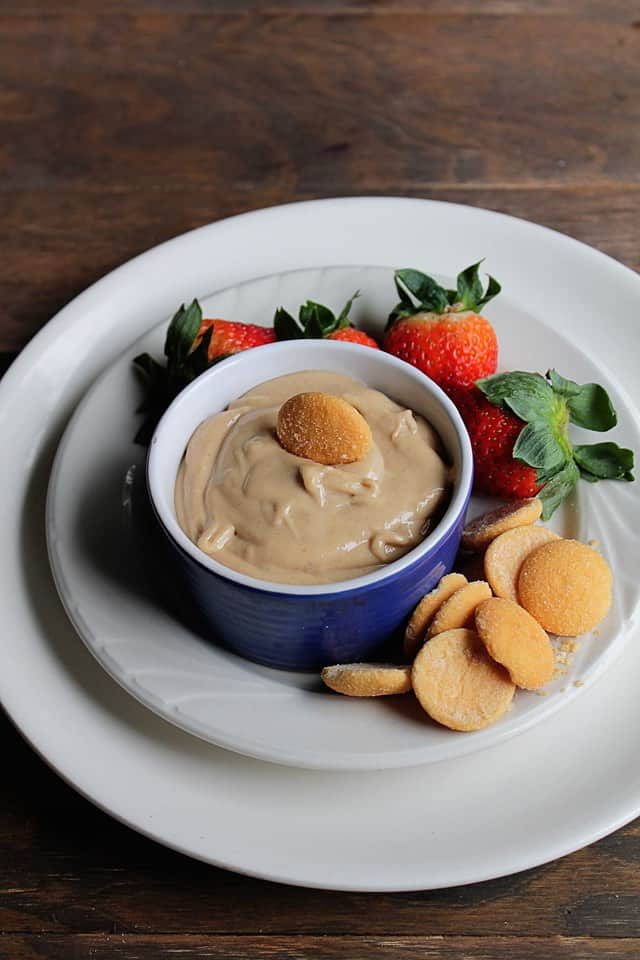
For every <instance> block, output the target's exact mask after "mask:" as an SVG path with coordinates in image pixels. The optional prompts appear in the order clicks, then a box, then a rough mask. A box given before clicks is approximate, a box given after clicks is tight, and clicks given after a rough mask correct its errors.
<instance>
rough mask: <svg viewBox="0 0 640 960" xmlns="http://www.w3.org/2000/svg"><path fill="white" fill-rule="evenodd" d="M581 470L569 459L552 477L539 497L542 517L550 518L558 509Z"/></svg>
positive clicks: (578, 477)
mask: <svg viewBox="0 0 640 960" xmlns="http://www.w3.org/2000/svg"><path fill="white" fill-rule="evenodd" d="M579 479H580V471H579V470H578V468H577V466H576V465H575V463H574V461H573V460H567V462H566V463H565V465H564V466H563V467H562V469H561V470H558V472H557V473H554V475H553V476H552V477H550V478H549V479H548V480H547V482H546V483H545V485H544V486H543V488H542V490H540V492H539V493H538V497H539V499H540V500H542V519H543V520H548V519H549V517H551V516H552V515H553V514H554V513H555V511H556V510H557V509H558V507H559V506H560V504H561V503H562V501H563V500H566V498H567V497H568V496H569V494H570V493H571V491H572V490H573V488H574V487H575V485H576V484H577V482H578V480H579Z"/></svg>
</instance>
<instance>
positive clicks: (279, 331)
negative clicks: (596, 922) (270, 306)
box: [273, 290, 380, 350]
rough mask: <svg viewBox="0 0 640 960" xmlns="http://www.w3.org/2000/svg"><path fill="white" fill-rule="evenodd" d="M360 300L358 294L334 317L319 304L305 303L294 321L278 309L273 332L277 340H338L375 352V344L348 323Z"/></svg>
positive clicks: (362, 332)
mask: <svg viewBox="0 0 640 960" xmlns="http://www.w3.org/2000/svg"><path fill="white" fill-rule="evenodd" d="M359 296H360V291H358V290H357V291H356V292H355V293H354V295H353V296H352V297H351V298H350V299H349V300H347V302H346V303H345V305H344V307H343V308H342V310H341V311H340V313H339V314H338V316H337V317H336V315H335V314H334V313H333V311H332V310H329V308H328V307H324V306H323V305H322V304H321V303H314V301H313V300H307V302H306V303H303V304H302V306H301V307H300V309H299V311H298V319H297V320H295V319H294V318H293V317H292V316H291V314H290V313H287V311H286V310H285V309H284V307H279V308H278V309H277V310H276V312H275V316H274V318H273V328H274V330H275V333H276V339H277V340H300V339H303V338H304V339H307V340H308V339H324V340H341V341H344V342H348V343H359V344H362V346H365V347H374V348H375V349H376V350H379V349H380V348H379V347H378V344H377V343H376V341H375V340H374V339H373V337H370V336H369V335H368V334H366V333H365V332H364V331H363V330H357V329H356V328H355V327H354V326H353V325H352V324H351V323H350V322H349V311H350V310H351V306H352V304H353V301H354V300H355V299H356V298H357V297H359Z"/></svg>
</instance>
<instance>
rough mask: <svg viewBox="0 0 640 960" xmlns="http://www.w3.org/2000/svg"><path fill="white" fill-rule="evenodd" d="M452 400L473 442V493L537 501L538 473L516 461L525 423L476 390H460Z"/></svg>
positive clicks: (473, 387) (475, 388)
mask: <svg viewBox="0 0 640 960" xmlns="http://www.w3.org/2000/svg"><path fill="white" fill-rule="evenodd" d="M451 396H452V400H453V402H454V403H455V405H456V406H457V408H458V410H459V411H460V415H461V417H462V419H463V420H464V422H465V426H466V428H467V430H468V431H469V437H470V439H471V448H472V450H473V467H474V489H475V490H476V491H477V492H478V493H486V494H489V495H490V496H496V497H505V498H506V499H507V500H524V499H526V498H528V497H535V495H536V493H537V492H538V490H539V489H540V484H539V483H538V481H537V474H536V471H535V469H534V468H533V467H529V466H527V465H526V464H524V463H520V462H519V461H518V460H514V458H513V447H514V444H515V442H516V440H517V439H518V437H519V436H520V433H521V431H522V428H523V427H524V426H525V423H524V421H523V420H520V418H519V417H516V416H515V414H513V413H510V412H509V411H508V410H501V409H500V407H496V406H494V405H493V404H492V403H489V401H488V400H487V399H486V397H485V396H484V395H483V394H482V393H481V392H480V390H478V388H477V387H476V386H473V385H472V386H471V387H466V388H459V389H457V390H455V391H453V392H452V394H451Z"/></svg>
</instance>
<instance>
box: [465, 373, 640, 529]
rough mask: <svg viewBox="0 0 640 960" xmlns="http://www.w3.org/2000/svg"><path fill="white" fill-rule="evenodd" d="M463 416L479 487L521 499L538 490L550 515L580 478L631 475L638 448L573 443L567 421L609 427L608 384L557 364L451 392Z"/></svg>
mask: <svg viewBox="0 0 640 960" xmlns="http://www.w3.org/2000/svg"><path fill="white" fill-rule="evenodd" d="M452 397H453V400H454V403H456V405H457V406H458V409H459V410H460V414H461V416H462V418H463V420H464V422H465V425H466V427H467V430H468V431H469V436H470V438H471V447H472V449H473V459H474V468H475V478H474V485H475V489H476V490H478V491H479V492H482V493H488V494H492V495H495V496H500V497H506V498H508V499H520V498H526V497H532V496H535V495H536V494H537V495H538V496H539V497H540V499H541V500H542V505H543V512H542V518H543V519H544V520H547V519H549V517H550V516H551V515H552V514H553V512H554V510H555V509H556V508H557V507H558V505H559V504H560V503H561V502H562V501H563V500H564V499H565V497H566V496H568V494H569V493H570V492H571V491H572V490H573V489H574V487H575V486H576V484H577V482H578V480H579V479H580V477H582V478H583V479H584V480H587V481H588V482H590V483H596V482H597V481H598V480H607V479H609V480H627V481H629V480H633V479H634V478H633V473H632V470H633V452H632V451H631V450H627V449H625V448H622V447H619V446H618V445H617V444H615V443H611V442H608V443H593V444H574V443H572V441H571V439H570V438H569V431H568V428H569V424H570V423H574V424H576V425H577V426H580V427H583V428H586V429H588V430H597V431H601V432H602V431H606V430H610V429H611V428H612V427H614V426H615V424H616V423H617V416H616V412H615V409H614V407H613V405H612V403H611V400H610V399H609V396H608V394H607V392H606V390H605V389H604V388H603V387H601V386H599V384H596V383H586V384H582V385H580V384H578V383H574V382H573V381H572V380H567V379H565V378H564V377H561V376H560V374H559V373H557V372H556V371H555V370H549V371H547V373H546V375H545V376H544V377H543V376H541V375H540V374H539V373H525V372H523V371H519V370H518V371H513V372H511V373H500V374H496V375H494V376H490V377H485V378H483V379H480V380H478V381H477V384H476V385H475V386H473V385H472V386H469V387H466V388H464V387H458V388H456V389H455V390H454V391H452Z"/></svg>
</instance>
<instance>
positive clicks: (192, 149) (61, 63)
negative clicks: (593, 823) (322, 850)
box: [0, 0, 640, 960]
mask: <svg viewBox="0 0 640 960" xmlns="http://www.w3.org/2000/svg"><path fill="white" fill-rule="evenodd" d="M0 174H1V179H0V223H1V224H2V236H1V238H0V251H1V264H0V292H1V295H2V300H1V301H0V303H1V306H0V310H1V311H2V312H1V314H0V351H3V355H4V357H5V360H8V359H10V357H11V355H12V354H14V353H15V352H16V351H17V350H19V349H20V348H21V347H22V346H23V345H24V344H25V343H26V342H27V341H28V340H29V338H30V337H31V336H32V334H34V333H35V332H36V331H37V330H38V328H39V327H41V326H42V324H44V323H46V321H47V320H48V319H49V318H50V317H51V316H52V315H53V314H54V313H55V312H56V311H57V310H58V309H59V308H60V307H61V306H62V305H63V304H64V303H66V302H67V301H68V300H70V299H71V298H72V297H74V296H75V295H76V294H77V293H79V292H80V291H81V290H82V289H83V288H84V287H86V286H87V285H88V284H90V283H91V282H92V281H94V280H95V279H97V278H98V277H100V276H101V275H102V274H104V273H106V272H107V271H109V270H111V269H112V268H113V267H115V266H116V265H117V264H120V263H122V262H123V261H125V260H127V259H128V258H129V257H131V256H133V255H134V254H137V253H139V252H141V251H143V250H145V249H146V248H148V247H150V246H152V245H154V244H156V243H158V242H159V241H161V240H165V239H167V238H168V237H172V236H174V235H175V234H178V233H181V232H183V231H184V230H188V229H189V228H191V227H195V226H198V225H200V224H204V223H207V222H208V221H210V220H216V219H219V218H220V217H225V216H228V215H230V214H234V213H238V212H241V211H244V210H250V209H253V208H255V207H262V206H268V205H272V204H277V203H282V202H285V201H289V200H294V199H306V198H313V197H323V196H336V195H353V194H404V195H410V196H418V197H435V198H437V199H444V200H454V201H457V202H461V203H468V204H473V205H478V206H483V207H490V208H492V209H496V210H502V211H506V212H508V213H512V214H515V215H517V216H521V217H525V218H527V219H531V220H536V221H539V222H541V223H545V224H548V225H549V226H552V227H555V228H557V229H559V230H562V231H565V232H566V233H569V234H571V235H572V236H574V237H578V238H579V239H581V240H584V241H585V242H587V243H589V244H592V245H593V246H595V247H598V248H599V249H601V250H604V251H605V252H607V253H609V254H611V255H612V256H614V257H616V258H618V259H619V260H621V261H622V262H623V263H626V264H628V265H629V266H631V267H634V268H638V267H639V266H640V5H638V3H637V2H626V0H423V2H418V0H395V2H394V0H379V2H374V0H370V2H367V0H327V2H321V0H263V2H258V0H104V2H97V0H93V2H89V0H86V2H73V0H0ZM532 269H534V266H533V265H532ZM87 335H88V336H90V335H91V331H87ZM0 723H1V724H2V733H3V749H4V756H5V762H4V766H5V771H6V776H5V786H4V788H3V790H2V792H1V794H0V865H1V866H0V880H1V884H0V886H1V889H0V930H1V936H0V956H1V957H2V958H7V960H25V958H35V957H38V958H54V957H55V958H61V960H62V958H64V960H66V958H84V957H87V958H89V957H91V958H100V960H102V958H107V957H109V958H111V957H113V958H118V960H125V958H128V960H133V958H140V960H147V958H149V960H151V958H154V960H155V958H164V957H181V958H185V960H186V958H192V957H193V958H196V957H198V958H201V957H215V958H218V957H252V958H253V957H256V958H259V957H269V958H283V960H284V958H299V957H305V956H311V955H313V956H314V957H318V958H334V957H345V958H347V957H348V958H359V957H388V958H394V960H396V958H397V960H404V958H407V960H409V958H418V957H426V958H436V957H437V958H446V960H449V958H451V960H453V958H466V960H489V958H502V957H504V958H510V960H519V958H547V960H556V958H562V960H564V958H580V960H590V958H600V960H604V958H632V957H633V958H637V957H639V956H640V896H639V895H640V873H639V870H638V863H639V860H640V822H637V823H636V824H632V825H630V826H628V827H626V828H625V829H623V830H620V831H619V832H618V833H616V834H614V835H613V836H610V837H608V838H606V839H604V840H601V841H600V842H599V843H597V844H595V845H593V846H592V847H590V848H588V849H586V850H582V851H580V852H579V853H575V854H574V855H573V856H570V857H566V858H565V859H564V860H561V861H558V862H556V863H553V864H550V865H548V866H544V867H540V868H538V869H535V870H530V871H528V872H527V873H523V874H519V875H517V876H514V877H509V878H505V879H501V880H496V881H494V882H491V883H484V884H479V885H476V886H471V887H465V888H458V889H453V890H447V891H443V892H436V893H409V894H393V895H347V894H339V893H324V892H318V891H306V890H300V889H294V888H288V887H284V886H279V885H275V884H270V883H265V882H259V881H255V880H248V879H245V878H242V877H239V876H235V875H232V874H229V873H226V872H224V871H221V870H216V869H213V868H210V867H207V866H204V865H202V864H198V863H195V862H192V861H190V860H188V859H186V858H184V857H181V856H179V855H177V854H175V853H171V852H169V851H167V850H165V849H163V848H162V847H160V846H157V845H156V844H154V843H152V842H150V841H148V840H145V839H142V838H141V837H139V836H137V835H136V834H135V833H133V832H131V831H130V830H128V829H126V828H125V827H123V826H120V825H119V824H117V823H115V822H114V821H113V820H111V819H110V818H109V817H108V816H106V815H104V814H102V813H100V812H99V811H98V810H96V809H95V808H94V807H93V806H91V805H90V804H89V803H88V802H86V801H85V800H83V799H82V798H80V797H79V796H78V795H76V794H75V793H74V791H73V790H71V789H70V788H69V787H67V786H65V784H63V783H62V782H61V781H60V780H59V779H58V778H57V777H56V776H55V775H54V774H53V773H51V772H50V771H49V770H48V768H47V767H46V766H45V764H44V763H43V762H42V761H40V760H39V759H38V758H37V757H36V756H35V755H34V754H33V753H32V752H31V750H30V749H29V748H28V747H27V746H26V745H25V744H24V743H23V742H22V740H21V738H20V737H19V736H18V735H17V734H16V733H15V731H14V730H13V728H12V726H11V724H10V723H9V722H8V721H7V720H6V719H0ZM629 734H630V735H631V736H637V735H638V733H637V731H629ZM523 842H526V837H523Z"/></svg>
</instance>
